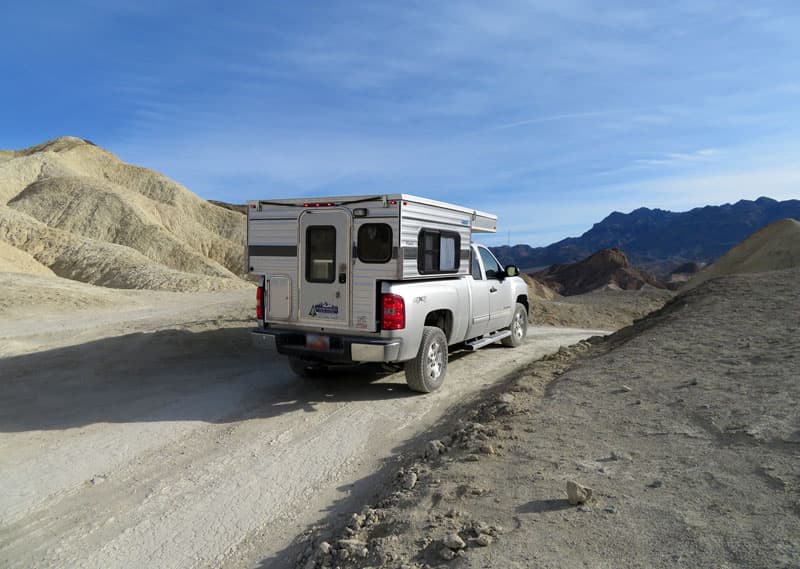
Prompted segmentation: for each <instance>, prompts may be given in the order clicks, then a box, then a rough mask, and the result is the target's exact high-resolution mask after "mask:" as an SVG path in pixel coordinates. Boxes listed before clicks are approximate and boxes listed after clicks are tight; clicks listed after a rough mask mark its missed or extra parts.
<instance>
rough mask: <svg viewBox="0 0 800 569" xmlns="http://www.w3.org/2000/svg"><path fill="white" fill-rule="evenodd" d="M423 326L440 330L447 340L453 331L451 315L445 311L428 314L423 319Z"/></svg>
mask: <svg viewBox="0 0 800 569" xmlns="http://www.w3.org/2000/svg"><path fill="white" fill-rule="evenodd" d="M425 326H436V327H437V328H441V329H442V332H444V335H445V336H447V339H448V340H449V339H450V333H451V332H452V331H453V313H452V312H450V311H449V310H445V309H442V310H434V311H433V312H429V313H428V315H427V316H426V317H425Z"/></svg>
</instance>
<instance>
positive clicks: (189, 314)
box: [0, 137, 800, 569]
mask: <svg viewBox="0 0 800 569" xmlns="http://www.w3.org/2000/svg"><path fill="white" fill-rule="evenodd" d="M220 205H222V206H223V207H220ZM220 205H214V204H210V203H208V202H206V201H204V200H202V199H200V198H199V197H198V196H196V195H194V194H192V193H191V192H190V191H189V190H188V189H186V188H184V187H183V186H181V185H180V184H177V183H175V182H173V181H172V180H169V179H168V178H166V177H164V176H162V175H160V174H158V173H157V172H153V171H150V170H146V169H144V168H139V167H136V166H132V165H129V164H125V163H124V162H122V161H121V160H119V159H118V158H117V157H115V156H114V155H113V154H111V153H109V152H107V151H105V150H103V149H101V148H99V147H97V146H95V145H94V144H92V143H90V142H88V141H85V140H82V139H77V138H71V137H64V138H60V139H55V140H52V141H49V142H47V143H44V144H41V145H38V146H35V147H31V148H28V149H24V150H18V151H2V152H0V393H2V397H0V489H2V491H1V492H0V566H2V567H15V568H17V567H18V568H28V567H38V568H62V567H86V568H93V567H96V568H104V569H105V568H109V567H114V568H117V567H131V568H139V567H159V568H185V567H191V568H212V567H213V568H224V569H249V568H263V569H266V568H275V569H278V568H286V567H295V566H296V567H300V568H303V569H314V568H330V569H333V568H335V567H342V568H345V567H362V568H366V567H386V568H403V569H414V568H416V569H419V568H423V567H447V566H455V567H502V568H513V567H519V568H528V567H567V568H571V567H664V568H673V567H720V568H728V567H748V568H749V567H764V568H767V567H770V568H773V567H780V568H800V538H798V536H800V522H798V518H799V517H800V479H799V475H798V472H800V469H799V468H798V465H799V464H800V463H799V462H798V458H800V456H799V454H800V412H798V405H797V403H798V399H799V398H798V395H800V392H798V390H799V389H800V387H799V386H800V383H798V379H800V363H799V362H798V359H797V358H798V354H800V344H798V332H800V327H799V326H800V324H798V322H800V318H799V317H798V315H800V306H799V304H800V295H798V292H797V284H796V283H797V281H798V277H800V272H799V271H800V268H798V267H800V222H798V221H796V220H784V221H781V222H778V223H775V224H773V225H771V226H769V227H767V228H765V229H763V230H761V231H759V232H758V233H756V234H754V235H753V236H752V237H750V238H748V239H747V240H745V241H744V242H742V243H741V244H739V245H737V246H736V247H734V248H733V249H731V251H730V252H729V253H728V254H727V255H725V256H724V257H723V258H721V259H719V260H718V261H717V262H715V263H714V264H712V265H710V266H708V267H706V268H704V269H703V270H702V271H701V272H699V273H697V274H696V275H694V276H692V275H690V274H687V275H686V279H688V282H686V283H685V284H684V285H682V289H681V290H679V291H677V292H675V291H671V290H664V289H662V288H659V286H653V284H651V283H650V281H649V279H648V278H647V277H646V275H642V274H640V273H639V272H638V269H634V268H633V267H630V266H628V263H627V259H626V258H625V257H624V254H623V253H622V252H621V251H610V250H606V251H605V252H602V251H601V252H598V254H597V255H593V256H592V257H591V258H590V259H587V261H591V262H588V263H587V264H588V265H590V267H589V268H590V269H591V270H590V271H588V272H585V271H577V272H576V270H575V268H574V267H568V266H562V267H561V268H560V269H559V270H558V271H551V272H549V273H548V275H547V277H548V278H549V279H550V281H553V283H554V286H556V285H557V286H556V288H557V289H558V290H561V291H562V292H564V293H565V294H566V293H568V292H570V291H572V290H579V291H581V292H583V291H588V292H585V293H584V294H570V295H569V296H561V295H559V294H558V293H557V292H556V290H555V289H554V288H550V287H549V286H548V285H546V284H543V282H540V281H537V280H533V279H531V278H528V284H529V298H530V299H531V309H530V322H531V325H530V327H529V329H528V338H527V340H526V342H525V343H524V345H523V346H521V347H519V348H517V349H508V348H503V347H501V346H500V345H493V346H491V347H488V348H485V349H483V350H480V351H478V352H476V353H466V352H455V353H453V354H451V362H450V366H449V370H448V378H447V381H446V382H445V385H444V387H443V388H442V389H441V390H439V391H437V392H434V393H432V394H428V395H424V396H423V395H419V394H415V393H413V392H411V391H410V390H409V389H408V387H407V385H406V383H405V378H404V376H403V374H402V372H401V373H391V372H387V371H382V370H380V369H379V368H375V367H370V368H366V367H360V368H355V369H347V370H341V371H339V372H337V373H332V374H330V375H328V376H326V377H322V378H318V379H315V380H300V379H298V378H296V377H294V376H293V375H292V374H291V372H290V371H289V367H288V365H287V363H286V361H285V359H284V358H282V357H279V356H277V354H274V353H271V352H265V351H258V350H257V349H255V348H253V347H252V346H251V343H250V338H249V330H250V329H251V328H252V327H253V326H254V324H255V322H254V319H253V315H254V305H255V287H254V286H253V285H252V283H251V282H247V280H246V279H244V278H242V276H243V275H242V274H241V271H242V269H243V260H244V256H243V251H244V238H245V227H244V225H245V224H244V216H243V215H242V213H241V208H240V207H237V206H230V205H229V204H220ZM603 259H607V260H609V261H610V262H609V263H605V262H602V263H598V260H603ZM564 279H567V280H570V279H571V280H573V281H574V282H565V281H564ZM587 283H589V285H587ZM656 284H658V283H656ZM573 285H575V286H577V288H575V287H574V286H573ZM623 288H630V290H622V289H623ZM615 331H616V332H615ZM612 332H613V334H612ZM568 486H569V488H570V489H571V492H572V495H571V496H568V494H567V487H568ZM568 498H572V500H571V501H570V500H569V499H568Z"/></svg>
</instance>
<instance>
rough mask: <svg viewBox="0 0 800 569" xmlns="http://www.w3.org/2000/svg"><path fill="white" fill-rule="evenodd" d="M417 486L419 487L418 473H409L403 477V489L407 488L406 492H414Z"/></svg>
mask: <svg viewBox="0 0 800 569" xmlns="http://www.w3.org/2000/svg"><path fill="white" fill-rule="evenodd" d="M416 485H417V473H416V472H407V473H406V475H405V476H404V477H403V488H405V489H406V490H412V489H413V488H414V486H416Z"/></svg>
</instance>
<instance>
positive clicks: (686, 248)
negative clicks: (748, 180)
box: [492, 197, 800, 271]
mask: <svg viewBox="0 0 800 569" xmlns="http://www.w3.org/2000/svg"><path fill="white" fill-rule="evenodd" d="M785 218H793V219H800V200H786V201H776V200H773V199H771V198H767V197H761V198H758V199H757V200H755V201H750V200H741V201H739V202H736V203H735V204H725V205H720V206H705V207H698V208H695V209H692V210H689V211H685V212H672V211H665V210H662V209H648V208H645V207H642V208H639V209H636V210H634V211H632V212H630V213H627V214H626V213H620V212H617V211H615V212H613V213H611V214H610V215H609V216H608V217H606V218H605V219H603V220H602V221H600V222H599V223H596V224H594V226H593V227H592V228H591V229H590V230H589V231H587V232H586V233H584V234H583V235H581V236H580V237H569V238H567V239H563V240H561V241H558V242H557V243H553V244H551V245H548V246H546V247H530V246H528V245H514V246H512V247H509V246H507V245H504V246H501V247H492V251H493V252H494V253H495V255H497V256H498V258H499V259H500V261H501V262H503V263H504V264H509V263H513V264H515V265H518V266H519V267H520V268H522V269H523V270H527V271H531V270H536V269H540V268H543V267H546V266H548V265H552V264H556V263H574V262H576V261H579V260H581V259H584V258H586V257H588V256H589V255H591V254H592V253H594V252H595V251H598V250H599V249H604V248H618V249H622V250H624V251H625V252H626V254H627V255H628V259H629V260H630V261H631V263H633V264H634V265H637V266H641V265H645V266H647V264H648V263H654V262H663V261H671V262H673V263H674V266H677V265H679V264H681V263H685V262H687V261H694V262H698V263H708V262H711V261H713V260H715V259H717V258H719V257H720V256H722V255H723V254H724V253H725V252H726V251H727V250H728V249H730V248H731V247H733V246H734V245H735V244H737V243H738V242H740V241H741V240H742V239H744V238H745V237H747V236H748V235H750V234H751V233H753V232H754V231H757V230H759V229H761V228H762V227H766V226H767V225H769V224H770V223H773V222H775V221H778V220H779V219H785Z"/></svg>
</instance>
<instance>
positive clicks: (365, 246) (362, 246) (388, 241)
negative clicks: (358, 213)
mask: <svg viewBox="0 0 800 569" xmlns="http://www.w3.org/2000/svg"><path fill="white" fill-rule="evenodd" d="M357 248H358V259H359V260H360V261H362V262H364V263H385V262H386V261H388V260H389V259H391V258H392V228H391V227H389V226H388V225H387V224H385V223H365V224H364V225H362V226H361V227H359V228H358V245H357Z"/></svg>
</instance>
